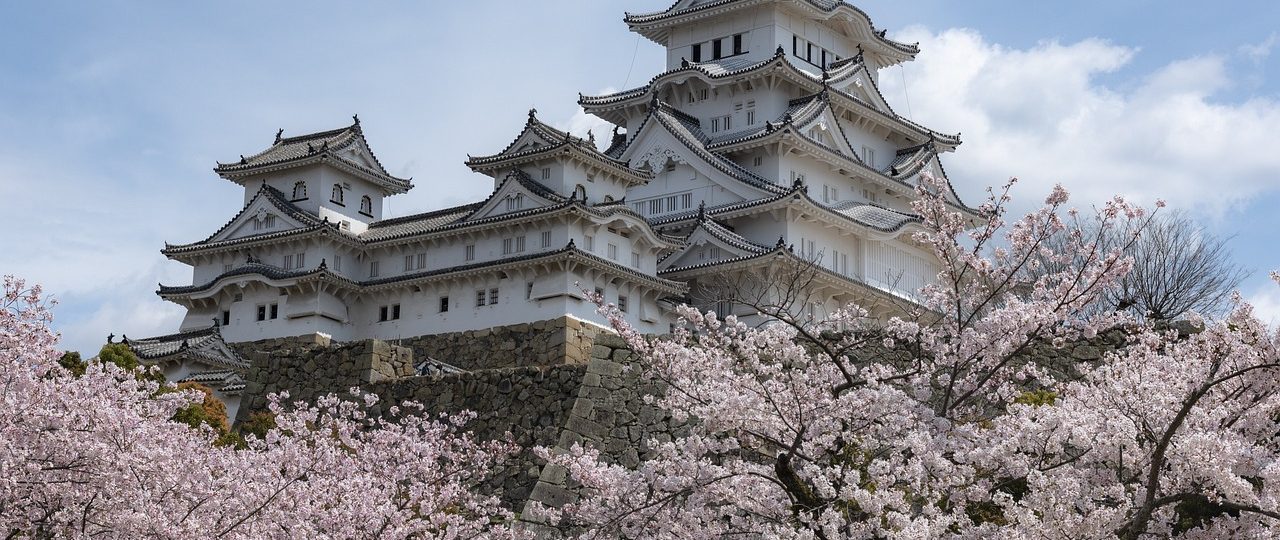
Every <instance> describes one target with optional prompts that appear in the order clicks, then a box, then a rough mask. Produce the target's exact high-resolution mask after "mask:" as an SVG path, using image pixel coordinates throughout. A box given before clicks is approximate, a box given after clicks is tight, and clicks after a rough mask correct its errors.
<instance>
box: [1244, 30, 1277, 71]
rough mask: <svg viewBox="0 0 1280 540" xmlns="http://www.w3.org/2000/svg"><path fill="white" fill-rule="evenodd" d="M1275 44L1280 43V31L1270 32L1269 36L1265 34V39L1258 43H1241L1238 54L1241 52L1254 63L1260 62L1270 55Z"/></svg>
mask: <svg viewBox="0 0 1280 540" xmlns="http://www.w3.org/2000/svg"><path fill="white" fill-rule="evenodd" d="M1276 45H1280V32H1272V33H1271V35H1270V36H1267V39H1264V40H1262V41H1261V42H1259V43H1250V44H1247V45H1241V46H1240V54H1243V55H1244V56H1245V58H1248V59H1249V60H1252V61H1253V62H1254V63H1261V62H1262V61H1263V60H1266V59H1267V57H1269V56H1271V50H1272V49H1274V48H1275V47H1276Z"/></svg>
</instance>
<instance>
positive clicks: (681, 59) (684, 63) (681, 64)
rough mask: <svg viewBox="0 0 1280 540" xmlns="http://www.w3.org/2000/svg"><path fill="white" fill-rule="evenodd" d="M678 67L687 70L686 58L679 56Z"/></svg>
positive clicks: (687, 61)
mask: <svg viewBox="0 0 1280 540" xmlns="http://www.w3.org/2000/svg"><path fill="white" fill-rule="evenodd" d="M680 67H682V68H687V67H689V59H688V58H685V57H683V56H681V57H680Z"/></svg>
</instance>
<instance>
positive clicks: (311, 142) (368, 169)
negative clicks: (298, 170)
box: [213, 118, 413, 193]
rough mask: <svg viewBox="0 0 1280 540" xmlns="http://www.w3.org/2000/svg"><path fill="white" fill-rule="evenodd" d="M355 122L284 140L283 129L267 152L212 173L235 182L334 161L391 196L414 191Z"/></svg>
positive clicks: (358, 122) (264, 151)
mask: <svg viewBox="0 0 1280 540" xmlns="http://www.w3.org/2000/svg"><path fill="white" fill-rule="evenodd" d="M354 120H355V122H354V123H353V124H351V125H350V126H347V127H344V128H339V129H333V130H329V131H320V132H316V133H308V134H306V135H298V136H295V137H282V136H281V135H283V132H284V130H280V132H278V133H276V139H275V142H273V143H272V144H271V146H270V147H268V148H267V149H266V150H263V151H261V152H258V153H256V154H253V155H251V156H248V157H245V156H243V155H242V156H240V160H239V161H236V162H231V163H221V162H219V163H218V164H217V166H216V167H214V169H213V170H214V172H216V173H218V175H219V176H221V177H223V178H227V179H234V178H239V177H242V176H245V175H249V174H253V173H256V172H261V171H263V170H272V169H276V168H280V167H286V166H294V165H304V164H309V163H312V162H320V161H325V160H332V161H333V162H334V163H335V164H336V165H339V166H341V167H343V168H346V169H348V170H350V172H352V173H353V174H356V175H357V176H360V177H362V178H364V179H366V180H368V181H370V182H373V183H374V184H377V185H379V186H381V187H382V188H383V189H386V190H387V191H389V192H391V193H404V192H406V191H408V190H409V189H410V188H412V187H413V184H412V182H411V181H410V179H406V178H397V177H395V176H392V175H391V174H390V173H388V172H387V169H386V168H385V167H383V166H382V162H381V161H379V160H378V157H377V156H376V155H374V153H373V149H372V148H370V147H369V141H367V140H366V139H365V138H364V130H363V129H361V128H360V119H359V118H354ZM351 152H355V153H356V154H358V155H359V156H361V159H359V160H358V161H357V160H356V159H354V158H353V157H352V156H351V155H350V154H351Z"/></svg>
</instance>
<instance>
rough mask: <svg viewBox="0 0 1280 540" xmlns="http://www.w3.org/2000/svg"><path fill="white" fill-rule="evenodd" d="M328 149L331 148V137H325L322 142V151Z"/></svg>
mask: <svg viewBox="0 0 1280 540" xmlns="http://www.w3.org/2000/svg"><path fill="white" fill-rule="evenodd" d="M328 149H329V139H325V140H324V142H322V143H320V151H321V152H323V151H325V150H328Z"/></svg>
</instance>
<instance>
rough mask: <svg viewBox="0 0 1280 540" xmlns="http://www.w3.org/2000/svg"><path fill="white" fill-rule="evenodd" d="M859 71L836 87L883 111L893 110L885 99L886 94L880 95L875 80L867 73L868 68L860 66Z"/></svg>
mask: <svg viewBox="0 0 1280 540" xmlns="http://www.w3.org/2000/svg"><path fill="white" fill-rule="evenodd" d="M858 69H859V71H858V73H857V74H855V75H854V76H852V77H849V78H848V79H846V80H844V81H841V83H840V84H839V85H837V86H835V88H837V89H838V90H840V91H841V92H844V93H846V94H849V95H852V96H853V97H856V98H858V99H859V100H861V101H862V102H863V103H867V104H869V105H871V107H873V108H875V109H876V110H879V111H882V112H891V111H892V110H893V109H892V108H891V107H890V106H889V102H887V101H885V100H884V96H882V95H880V92H878V91H877V90H876V88H875V82H873V81H872V80H871V77H870V76H868V75H867V70H866V68H858Z"/></svg>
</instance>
